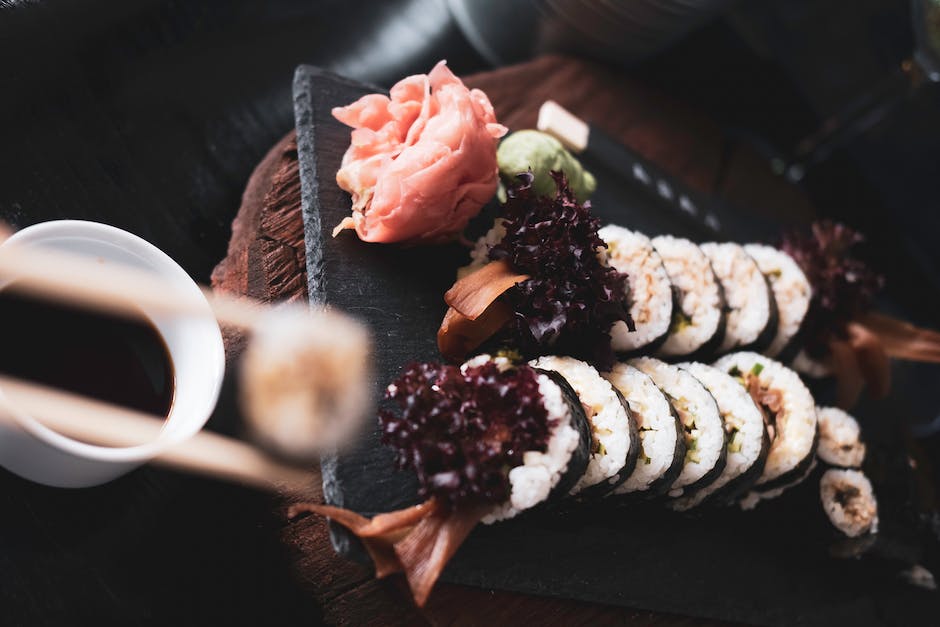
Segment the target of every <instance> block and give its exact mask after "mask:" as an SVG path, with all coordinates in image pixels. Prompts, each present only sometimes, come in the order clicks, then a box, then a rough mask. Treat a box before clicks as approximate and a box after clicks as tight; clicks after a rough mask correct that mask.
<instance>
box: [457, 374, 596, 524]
mask: <svg viewBox="0 0 940 627" xmlns="http://www.w3.org/2000/svg"><path fill="white" fill-rule="evenodd" d="M487 362H493V363H495V364H496V366H497V367H498V368H499V370H500V371H501V372H505V371H507V370H512V369H513V368H515V366H513V364H512V362H510V361H509V360H508V359H506V358H505V357H491V356H490V355H478V356H476V357H474V358H473V359H471V360H469V361H467V362H466V363H464V364H463V365H462V366H461V371H462V372H464V373H466V372H467V371H469V370H471V369H473V368H476V367H479V366H482V365H484V364H486V363H487ZM536 372H537V378H536V380H537V383H538V392H539V395H540V396H541V400H542V405H543V406H544V407H545V411H546V414H547V417H548V422H549V424H550V425H552V428H551V433H550V435H549V438H548V442H547V444H546V446H545V451H527V452H526V453H524V454H523V455H522V464H521V465H518V466H516V467H514V468H512V469H511V470H509V474H508V478H509V498H508V499H507V500H506V501H505V502H503V503H500V504H498V505H496V506H495V507H494V508H493V510H492V511H491V512H490V513H488V514H487V515H486V516H485V517H484V518H483V520H482V522H483V523H484V524H492V523H494V522H498V521H501V520H506V519H509V518H513V517H514V516H516V515H518V514H519V513H521V512H523V511H526V510H529V509H532V508H534V507H536V506H539V505H542V504H545V503H547V502H549V501H553V500H556V499H560V498H563V497H565V496H566V495H567V494H568V492H569V491H570V490H571V488H572V487H573V486H574V484H575V483H577V481H578V479H580V478H581V476H582V475H583V474H584V471H585V469H586V468H587V465H588V460H589V458H590V451H591V427H590V425H589V424H588V421H587V416H585V414H584V408H583V407H582V406H581V401H580V400H579V399H578V397H577V395H576V394H575V392H574V390H572V389H571V386H570V385H568V382H567V381H565V380H564V378H562V377H561V376H559V375H558V374H557V373H555V372H546V371H539V370H536Z"/></svg>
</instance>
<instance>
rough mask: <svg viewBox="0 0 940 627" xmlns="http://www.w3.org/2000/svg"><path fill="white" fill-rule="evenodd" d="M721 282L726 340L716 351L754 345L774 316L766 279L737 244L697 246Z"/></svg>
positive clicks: (754, 262)
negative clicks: (724, 305) (724, 306)
mask: <svg viewBox="0 0 940 627" xmlns="http://www.w3.org/2000/svg"><path fill="white" fill-rule="evenodd" d="M700 248H701V249H702V252H704V253H705V256H706V257H708V260H709V261H710V262H711V265H712V269H713V270H714V271H715V276H716V277H718V280H719V281H720V282H721V287H722V289H723V290H724V293H725V302H726V304H727V308H728V313H727V316H728V320H727V322H726V326H725V337H724V340H722V342H721V346H720V347H719V351H720V352H722V353H727V352H728V351H731V350H734V349H742V348H746V347H750V346H753V345H754V344H755V343H757V342H758V340H759V339H761V336H762V334H763V333H764V331H765V329H767V327H768V326H769V325H770V324H771V322H773V318H774V317H775V315H776V310H775V309H774V303H773V302H772V301H771V299H772V296H771V291H770V287H769V285H768V283H767V279H766V278H765V277H764V275H763V274H762V273H761V271H760V268H758V266H757V262H756V261H754V259H752V258H751V256H750V255H748V254H747V252H745V250H744V247H743V246H741V245H739V244H733V243H730V242H726V243H723V244H718V243H715V242H709V243H707V244H702V245H701V246H700Z"/></svg>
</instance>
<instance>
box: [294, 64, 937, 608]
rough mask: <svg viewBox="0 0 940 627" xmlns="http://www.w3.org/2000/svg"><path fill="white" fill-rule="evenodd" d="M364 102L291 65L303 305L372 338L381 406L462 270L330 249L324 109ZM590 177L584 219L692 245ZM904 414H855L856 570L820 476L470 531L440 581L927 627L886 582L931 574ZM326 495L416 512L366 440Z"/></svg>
mask: <svg viewBox="0 0 940 627" xmlns="http://www.w3.org/2000/svg"><path fill="white" fill-rule="evenodd" d="M370 91H374V89H373V88H370V87H368V86H365V85H362V84H359V83H355V82H352V81H349V80H346V79H342V78H340V77H337V76H335V75H332V74H329V73H326V72H323V71H321V70H318V69H316V68H313V67H309V66H301V67H299V68H298V69H297V72H296V74H295V79H294V106H295V116H296V122H297V136H298V149H299V156H300V165H301V180H302V186H303V215H304V223H305V230H306V232H305V234H306V240H307V264H308V279H309V289H310V298H311V301H313V302H325V303H328V304H331V305H334V306H336V307H339V308H342V309H343V310H345V311H347V312H349V313H351V314H353V315H355V316H357V317H359V318H360V319H362V320H363V321H365V322H366V323H367V324H368V325H369V327H370V328H371V330H372V333H373V335H374V338H375V344H376V346H375V353H376V367H375V380H374V381H373V385H374V388H375V393H376V394H377V395H378V394H380V393H381V391H382V390H383V389H384V387H385V385H386V384H387V383H388V382H389V381H390V380H392V379H393V378H394V377H395V376H396V374H397V373H398V372H399V371H400V369H401V367H402V365H404V364H405V363H407V362H408V361H410V360H414V359H419V360H426V359H437V358H438V353H437V348H436V342H435V332H436V330H437V327H438V325H439V323H440V320H441V316H442V315H443V313H444V304H443V301H442V294H443V292H444V291H445V290H446V289H447V288H448V287H449V286H450V285H451V284H452V282H453V278H454V270H455V268H456V267H457V266H459V265H462V264H464V263H466V250H465V249H461V248H460V247H458V246H444V247H433V248H428V247H423V248H411V249H403V248H400V247H396V246H387V245H374V244H366V243H363V242H360V241H359V240H358V239H357V238H356V237H355V236H354V235H353V234H352V232H348V231H347V232H344V233H342V234H340V235H339V236H338V237H336V238H333V237H332V236H331V234H330V232H331V230H332V228H333V226H334V225H336V224H337V223H338V222H339V221H340V220H341V219H342V218H343V217H345V216H346V215H347V214H348V212H349V206H350V200H349V197H348V196H347V195H346V194H345V193H344V192H343V191H342V190H340V189H339V188H338V187H337V185H336V183H335V179H334V176H335V173H336V170H337V169H338V168H339V165H340V161H341V158H342V155H343V153H344V152H345V150H346V147H347V145H348V142H349V129H348V128H346V127H344V126H343V125H342V124H340V123H339V122H337V121H335V120H334V119H333V118H332V117H331V115H330V109H331V108H332V107H334V106H338V105H343V104H347V103H349V102H352V101H353V100H355V99H356V98H358V97H359V96H361V95H363V94H365V93H368V92H370ZM586 165H587V166H588V167H589V168H590V169H592V170H593V171H594V172H595V174H596V175H597V176H598V178H599V192H598V194H597V195H596V197H595V203H594V206H595V211H596V212H597V213H598V214H599V215H600V217H601V218H602V219H603V220H604V221H610V222H616V223H621V224H625V225H629V226H633V227H635V228H640V229H642V230H644V231H646V232H647V233H649V234H651V235H653V234H657V233H660V232H671V233H674V234H679V235H686V236H689V237H693V238H694V237H695V236H696V235H701V231H700V230H699V229H696V228H693V227H692V226H690V225H689V223H688V221H687V220H685V219H679V218H676V217H675V216H670V215H667V214H665V213H664V212H662V210H661V207H658V206H657V205H656V203H654V202H652V201H651V200H650V199H649V197H648V196H647V195H645V194H644V193H643V192H642V190H637V189H636V187H635V186H633V185H631V184H630V183H629V181H627V180H626V179H623V178H620V177H617V176H615V175H614V174H613V173H611V172H608V171H606V170H605V169H604V168H603V167H601V166H600V164H594V163H591V162H590V161H588V162H587V163H586ZM763 226H764V227H765V228H761V225H748V226H744V225H743V223H738V224H736V225H735V230H736V231H737V232H736V233H735V235H736V236H738V235H739V233H740V231H741V229H745V230H746V229H748V228H749V229H751V231H750V233H751V237H755V238H756V237H759V236H761V235H766V234H767V232H768V230H767V229H766V225H763ZM745 234H747V233H745ZM816 392H817V394H818V395H822V396H825V394H826V393H827V391H826V390H825V389H819V390H816ZM817 398H821V396H817ZM903 402H904V399H891V400H889V401H884V402H881V403H873V402H867V403H866V405H865V407H863V408H862V411H860V412H859V416H860V419H861V420H862V422H863V426H864V427H865V429H866V437H867V439H868V440H869V444H870V450H871V453H870V460H871V461H870V464H869V466H870V467H869V468H867V470H868V472H869V474H870V475H871V476H872V477H873V480H874V482H875V487H876V491H877V493H878V495H879V499H880V509H881V513H882V530H883V533H882V534H880V536H879V540H878V544H877V545H876V547H875V548H874V549H872V550H871V551H870V552H869V554H867V555H866V556H865V557H864V558H863V559H860V560H844V559H835V558H832V557H830V556H829V553H828V548H829V547H830V545H831V544H832V540H833V537H834V536H833V535H832V532H831V529H830V527H829V524H828V522H827V521H826V519H825V517H824V515H823V514H822V511H821V508H820V506H819V503H818V492H817V484H818V471H817V476H814V477H813V478H812V479H810V480H809V481H807V482H806V483H804V484H803V485H801V486H799V487H798V488H796V489H794V490H792V491H790V492H789V493H787V495H785V496H784V497H782V498H780V499H778V500H777V501H774V502H770V503H767V504H764V505H761V506H760V507H759V508H758V509H757V510H756V511H753V512H740V511H737V510H732V509H727V510H722V511H708V512H702V513H697V514H695V515H678V514H674V513H671V512H668V511H665V510H664V509H663V508H662V507H659V506H656V505H651V504H644V505H638V506H636V507H631V508H629V509H623V510H619V511H613V510H605V509H584V510H582V511H579V512H575V513H573V514H569V515H565V516H561V515H552V514H548V513H544V512H543V513H539V514H532V515H528V516H522V517H519V518H518V519H515V520H513V521H509V522H507V523H503V524H500V525H497V526H492V527H482V526H481V527H479V528H478V529H477V530H475V531H474V532H473V534H472V535H471V536H470V538H469V539H468V540H467V542H466V543H465V545H464V546H463V547H462V548H461V550H460V551H459V552H458V554H457V555H456V557H455V558H454V559H453V560H452V562H451V564H450V566H449V567H448V568H447V570H446V571H445V573H444V575H443V579H445V580H447V581H451V582H457V583H466V584H472V585H477V586H481V587H489V588H498V589H505V590H514V591H520V592H529V593H534V594H542V595H550V596H560V597H566V598H573V599H581V600H587V601H596V602H602V603H609V604H616V605H623V606H630V607H638V608H646V609H652V610H661V611H669V612H678V613H685V614H690V615H696V616H703V617H711V618H718V619H725V620H736V621H744V622H749V623H755V624H767V625H793V624H801V625H803V624H805V625H817V624H818V625H833V624H843V623H848V622H850V621H851V622H852V623H854V624H858V625H880V624H904V625H911V624H929V623H931V622H933V617H935V616H937V615H938V614H937V611H938V610H940V599H938V596H937V595H936V594H935V593H930V592H926V591H924V590H921V589H917V588H914V587H912V586H910V585H908V584H906V583H904V582H903V581H902V580H901V579H900V578H899V577H898V576H897V573H898V571H899V569H900V568H901V566H902V565H903V564H904V563H914V562H917V561H921V562H925V563H927V564H928V565H930V564H931V563H932V562H931V560H932V559H934V558H935V555H936V553H935V552H934V551H935V546H934V545H930V544H929V543H928V541H927V540H925V539H924V536H923V534H921V532H920V531H919V529H920V527H919V526H918V525H920V523H922V522H923V515H922V514H920V510H921V508H920V507H919V506H918V505H917V494H916V487H915V477H914V476H913V474H912V473H911V472H910V470H909V466H908V464H907V453H906V449H905V448H904V446H903V445H902V442H901V436H900V434H899V433H897V430H896V429H895V428H892V426H891V424H892V423H890V422H889V421H885V420H877V419H878V418H879V417H880V416H884V415H887V414H890V413H891V412H892V411H898V403H901V404H902V405H903ZM901 409H902V410H903V407H902V408H901ZM323 481H324V493H325V495H326V498H327V500H328V501H329V502H330V503H332V504H335V505H340V506H343V507H347V508H351V509H353V510H356V511H360V512H363V513H365V514H374V513H377V512H381V511H388V510H391V509H395V508H399V507H402V506H405V505H408V504H412V503H414V502H416V501H417V497H416V490H415V487H416V484H415V480H414V477H413V476H411V475H409V474H408V473H402V472H396V471H394V470H393V467H392V463H391V455H390V453H389V452H388V451H387V450H385V449H383V448H382V447H381V446H380V444H379V440H378V432H377V430H376V431H373V432H371V433H369V434H368V435H367V436H366V437H364V438H363V440H362V441H361V442H359V443H358V444H357V445H356V446H355V447H354V448H353V449H352V450H349V451H345V452H343V453H342V454H341V455H340V456H338V457H333V458H331V459H328V460H325V461H324V462H323ZM333 543H334V546H335V548H336V550H337V551H338V552H340V553H341V554H345V555H348V556H350V557H352V558H354V559H360V560H361V559H364V554H363V552H362V550H361V547H360V546H359V545H358V542H357V541H356V540H355V538H352V537H350V536H349V534H347V533H346V532H345V531H344V530H342V529H341V528H337V527H334V528H333Z"/></svg>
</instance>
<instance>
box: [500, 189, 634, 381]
mask: <svg viewBox="0 0 940 627" xmlns="http://www.w3.org/2000/svg"><path fill="white" fill-rule="evenodd" d="M552 178H553V179H554V180H555V185H556V193H555V196H554V198H552V197H548V196H537V195H536V194H535V193H534V191H533V189H532V180H533V176H532V173H531V172H525V173H522V174H519V175H518V176H517V177H516V179H517V183H516V185H514V186H512V187H510V188H509V189H508V190H507V195H508V198H507V200H506V204H505V205H504V206H503V214H502V217H503V219H504V220H505V227H506V235H505V237H503V239H502V241H501V242H500V243H498V244H496V245H495V246H493V247H492V248H491V249H490V251H489V257H490V259H492V260H494V261H496V260H500V259H505V260H507V261H508V262H509V263H510V264H511V265H512V267H513V269H514V270H515V271H517V272H519V273H523V274H528V275H530V277H531V278H529V279H527V280H525V281H522V282H521V283H518V284H517V285H516V286H515V288H513V289H512V290H510V291H509V293H508V294H507V295H508V296H509V297H510V300H511V302H512V304H513V309H514V312H515V315H514V316H513V318H512V320H511V321H510V322H509V323H508V325H507V331H508V332H509V333H510V335H511V336H512V339H513V340H515V342H516V344H517V346H518V348H519V349H520V350H521V351H522V352H523V353H524V354H526V355H530V356H531V355H539V354H545V353H563V354H568V355H572V356H575V357H581V358H583V359H586V360H588V361H591V362H593V363H594V364H595V365H597V366H598V367H599V368H601V369H602V370H606V369H608V368H609V367H610V366H611V365H612V364H613V361H614V355H613V351H612V349H611V346H610V329H611V327H612V326H613V325H614V323H615V322H617V321H619V320H622V321H624V322H626V323H627V326H628V327H629V328H630V330H631V331H632V330H634V325H633V320H632V319H631V318H630V313H629V302H628V294H627V289H628V288H627V285H628V284H627V276H626V275H625V274H623V273H621V272H618V271H617V270H614V269H613V268H610V267H606V266H604V265H603V264H602V263H601V262H600V260H599V259H598V255H597V251H598V249H600V248H606V246H607V245H606V244H605V243H604V241H603V240H602V239H601V238H600V237H599V236H598V234H597V231H598V229H599V228H600V221H599V220H598V219H597V218H596V217H595V216H594V215H593V214H592V213H591V204H590V202H585V203H584V204H579V203H578V202H577V200H576V199H575V196H574V194H573V193H572V192H571V190H570V189H569V188H568V184H567V181H566V180H565V176H564V174H562V173H560V172H552Z"/></svg>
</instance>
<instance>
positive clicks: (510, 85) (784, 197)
mask: <svg viewBox="0 0 940 627" xmlns="http://www.w3.org/2000/svg"><path fill="white" fill-rule="evenodd" d="M466 81H467V83H468V85H471V86H475V87H480V88H482V89H483V90H484V91H486V92H487V93H488V94H489V96H490V98H491V100H492V102H493V105H494V107H495V109H496V111H497V115H498V117H499V119H500V120H501V121H502V122H503V123H504V124H507V125H508V126H510V127H511V128H527V127H532V126H534V124H535V118H536V112H537V108H538V106H539V104H540V103H541V102H542V101H543V100H545V99H547V98H553V99H555V100H556V101H558V102H560V103H561V104H562V105H563V106H565V107H567V108H569V109H570V110H572V111H574V112H575V113H577V114H578V115H581V116H582V117H584V118H586V119H588V120H589V121H592V122H594V123H596V124H597V125H598V126H600V127H602V128H604V129H605V130H607V131H608V132H609V133H611V134H612V135H614V136H615V137H617V138H619V139H620V140H621V141H623V142H624V143H626V144H627V145H629V146H631V147H633V148H634V149H636V150H637V151H638V152H640V153H641V154H642V155H644V156H645V157H647V158H649V159H650V160H652V161H654V162H655V163H657V164H658V165H660V166H661V167H662V168H663V169H665V170H666V171H667V172H668V173H670V174H672V175H673V176H676V177H679V178H681V179H682V180H684V181H685V182H687V183H688V184H689V185H691V186H693V187H695V188H697V189H699V190H701V191H704V192H711V193H717V194H718V195H721V196H724V197H726V198H727V199H728V200H730V201H731V202H733V203H734V204H739V205H741V206H747V207H752V208H753V210H754V211H758V212H761V213H763V214H765V215H767V216H768V217H771V218H772V217H774V216H786V217H787V218H788V219H792V217H793V215H794V214H796V215H797V216H799V217H801V218H802V219H806V218H808V217H809V216H810V215H811V213H812V212H811V209H810V207H809V205H808V203H807V201H806V200H805V198H804V197H803V196H802V195H801V194H800V193H799V192H798V191H797V190H795V189H793V188H791V187H789V186H787V185H785V184H783V183H782V182H781V181H780V179H778V178H776V177H774V176H773V175H772V174H771V173H770V172H769V170H768V169H767V167H766V166H765V165H764V164H763V163H762V162H761V161H760V160H759V159H758V158H756V156H755V155H753V154H749V153H747V152H743V151H740V150H738V151H735V152H732V153H730V154H729V153H728V151H726V150H725V147H724V145H723V142H722V139H721V133H720V132H719V129H718V128H717V127H716V126H715V125H714V124H712V123H711V122H710V121H709V120H708V119H706V118H704V117H702V116H700V115H697V114H696V113H695V112H694V111H692V110H689V109H688V108H686V107H683V106H681V105H678V104H676V103H673V102H670V101H669V100H668V99H666V98H664V97H663V96H661V95H659V94H657V93H655V92H653V91H651V90H648V89H645V88H644V87H642V86H641V85H639V84H636V83H634V82H632V81H629V80H628V79H625V78H624V77H622V76H620V75H618V74H613V73H611V72H609V71H608V70H605V69H603V68H599V67H596V66H592V65H588V64H585V63H583V62H580V61H576V60H573V59H565V58H559V57H547V58H543V59H539V60H536V61H534V62H532V63H529V64H524V65H522V66H517V67H511V68H505V69H502V70H498V71H495V72H489V73H485V74H479V75H475V76H470V77H467V79H466ZM296 172H297V162H296V143H295V138H294V136H293V133H291V134H289V135H288V136H286V137H285V138H284V139H282V140H281V142H280V143H279V144H278V145H277V146H275V147H274V148H273V149H272V150H271V151H270V152H269V153H268V155H267V156H266V158H265V160H264V161H263V162H262V163H261V164H259V166H258V167H257V168H256V170H255V173H254V175H253V176H252V178H251V181H250V182H249V185H248V186H247V188H246V191H245V194H244V198H243V202H242V206H241V208H240V210H239V213H238V216H237V217H236V219H235V221H234V223H233V237H232V240H231V242H230V245H229V252H228V255H227V257H226V258H225V259H224V260H223V261H222V262H221V263H220V264H219V266H218V267H217V268H216V270H215V272H214V273H213V285H214V286H215V287H216V289H219V290H224V291H229V292H233V293H239V294H248V295H251V296H255V297H258V298H262V299H281V298H298V297H301V296H302V295H303V294H304V288H305V281H304V280H303V272H302V270H300V269H302V268H303V250H304V244H303V228H302V222H301V218H300V206H299V201H300V198H299V190H298V189H297V187H296V184H297V183H296ZM236 340H237V338H231V337H230V338H229V341H230V342H233V341H236ZM283 539H284V542H285V543H286V544H287V545H288V546H289V547H291V550H292V552H294V569H295V572H296V574H297V576H298V578H299V579H300V581H301V582H302V584H303V586H304V587H305V588H308V589H309V590H310V592H311V594H312V595H314V596H315V597H316V598H317V600H318V602H319V603H320V604H321V605H322V606H323V607H324V612H325V617H326V618H327V619H328V620H331V621H332V620H335V621H338V622H350V623H357V622H361V621H364V620H374V621H376V622H377V623H383V622H388V621H395V620H408V621H416V622H424V621H428V622H432V623H435V624H437V623H450V622H458V623H459V622H469V623H477V624H479V623H484V622H494V621H495V622H498V623H503V622H519V621H522V620H527V621H533V622H544V623H550V624H572V623H580V624H597V623H599V622H612V623H618V622H620V623H623V622H634V623H637V624H651V623H652V624H685V623H690V624H702V623H703V621H701V620H698V619H686V618H682V617H678V616H672V615H663V614H651V613H649V612H640V611H631V610H623V609H616V608H609V607H604V606H599V605H589V604H584V603H576V602H572V601H564V600H557V599H544V598H536V597H530V596H525V595H517V594H511V593H506V592H493V591H487V590H480V589H476V588H471V587H463V586H455V585H448V584H442V585H441V586H440V587H439V589H438V590H436V592H435V594H434V595H433V596H432V598H431V602H430V603H429V606H428V607H427V608H426V609H425V610H424V611H423V612H418V611H417V610H415V609H414V608H412V607H411V606H410V604H409V603H408V601H407V595H406V594H404V591H403V588H402V585H401V582H398V581H395V580H391V581H382V582H377V581H374V580H373V579H372V578H371V569H370V568H367V567H363V566H360V565H357V564H354V563H351V562H348V561H346V560H344V559H342V558H339V557H337V556H336V555H335V554H334V552H333V550H332V547H331V546H330V544H329V539H328V534H327V531H326V525H325V524H324V523H323V521H322V520H319V519H316V518H308V519H304V520H301V521H297V522H294V523H291V524H288V525H287V526H285V529H284V532H283ZM469 608H472V610H471V609H469Z"/></svg>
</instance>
